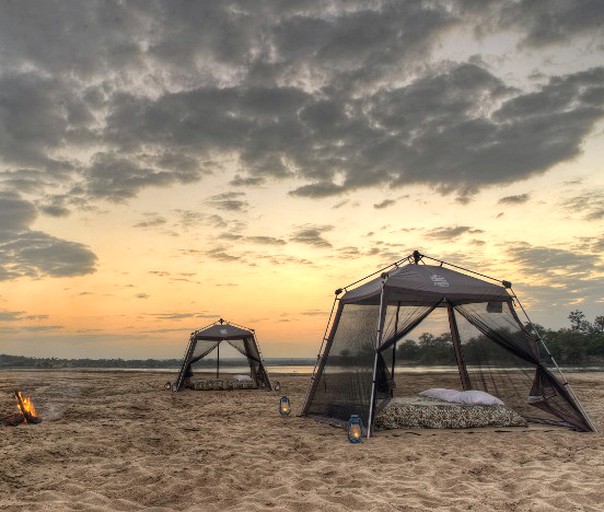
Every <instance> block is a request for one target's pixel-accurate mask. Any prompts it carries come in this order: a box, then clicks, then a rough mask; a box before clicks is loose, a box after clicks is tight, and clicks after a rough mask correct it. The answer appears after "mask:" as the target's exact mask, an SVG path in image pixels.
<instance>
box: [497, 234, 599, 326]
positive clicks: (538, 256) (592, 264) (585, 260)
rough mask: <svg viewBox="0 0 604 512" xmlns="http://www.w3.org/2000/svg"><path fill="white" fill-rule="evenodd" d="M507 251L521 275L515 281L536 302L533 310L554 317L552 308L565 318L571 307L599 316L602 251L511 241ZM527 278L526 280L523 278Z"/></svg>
mask: <svg viewBox="0 0 604 512" xmlns="http://www.w3.org/2000/svg"><path fill="white" fill-rule="evenodd" d="M505 254H506V256H507V257H508V258H509V260H510V261H511V262H514V263H516V265H517V267H518V268H519V269H520V275H521V276H522V277H521V279H520V282H519V283H516V284H518V285H519V287H521V288H522V289H523V290H524V293H528V295H529V296H530V297H531V299H532V300H533V301H534V305H533V307H531V309H533V310H537V311H540V312H541V314H543V315H544V316H546V315H549V316H550V317H551V314H552V311H557V312H558V314H560V315H564V316H563V318H566V316H567V315H568V313H569V312H570V311H571V310H572V309H577V308H579V309H582V310H583V311H585V312H586V313H588V314H592V315H594V314H595V315H597V314H600V311H601V303H602V301H603V300H604V295H603V292H602V290H604V278H603V277H600V276H601V275H602V272H603V271H604V264H603V263H602V260H601V259H600V258H599V256H600V253H597V254H595V255H594V254H587V253H584V252H578V251H574V250H567V249H557V248H550V247H539V246H532V245H530V244H528V243H526V242H520V243H516V244H511V245H509V246H508V247H506V248H505ZM523 279H526V280H527V283H531V284H527V283H523V282H522V280H523Z"/></svg>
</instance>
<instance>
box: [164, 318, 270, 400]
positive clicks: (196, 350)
mask: <svg viewBox="0 0 604 512" xmlns="http://www.w3.org/2000/svg"><path fill="white" fill-rule="evenodd" d="M223 342H226V343H228V344H229V345H230V346H231V347H233V348H234V349H235V350H237V352H239V353H240V354H241V355H243V356H244V357H245V358H246V360H247V364H248V365H249V368H250V377H251V378H252V380H253V381H254V382H255V384H256V386H257V387H259V388H264V389H269V390H270V389H272V387H271V383H270V379H269V377H268V373H267V371H266V367H265V364H264V361H263V359H262V354H261V352H260V348H259V347H258V342H257V340H256V335H255V333H254V330H253V329H248V328H247V327H243V326H240V325H236V324H232V323H229V322H226V321H225V320H223V319H222V318H221V319H220V320H217V321H216V322H214V323H212V324H210V325H208V326H206V327H204V328H202V329H199V330H197V331H194V332H192V333H191V336H190V337H189V344H188V346H187V351H186V353H185V357H184V360H183V363H182V366H181V369H180V372H179V374H178V378H177V380H176V383H175V385H174V390H175V391H180V390H181V389H182V388H184V387H186V386H187V385H188V383H189V381H190V379H191V377H192V375H193V365H195V363H198V362H199V361H201V360H202V359H204V358H206V357H207V356H209V355H210V354H211V353H213V352H214V351H216V352H217V359H216V374H217V377H218V375H219V367H220V345H221V343H223Z"/></svg>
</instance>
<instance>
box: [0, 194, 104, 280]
mask: <svg viewBox="0 0 604 512" xmlns="http://www.w3.org/2000/svg"><path fill="white" fill-rule="evenodd" d="M36 217H37V212H36V208H35V206H34V205H33V204H32V203H30V202H29V201H26V200H24V199H21V198H20V197H19V196H17V195H15V194H9V193H0V280H8V279H14V278H17V277H22V276H29V277H33V278H38V277H41V276H51V277H69V276H78V275H83V274H90V273H93V272H95V270H96V269H95V265H96V260H97V257H96V255H95V254H94V253H93V252H91V251H90V250H89V249H88V248H87V247H86V246H84V245H82V244H79V243H76V242H70V241H67V240H61V239H59V238H56V237H53V236H51V235H48V234H46V233H42V232H40V231H31V230H30V229H29V226H30V225H31V224H32V223H33V222H34V220H35V219H36Z"/></svg>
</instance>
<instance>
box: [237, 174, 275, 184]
mask: <svg viewBox="0 0 604 512" xmlns="http://www.w3.org/2000/svg"><path fill="white" fill-rule="evenodd" d="M264 183H266V179H265V178H264V177H262V176H256V177H252V176H249V177H242V176H239V174H237V175H235V177H234V178H233V179H232V180H231V181H230V184H231V185H233V186H234V187H258V186H260V185H264Z"/></svg>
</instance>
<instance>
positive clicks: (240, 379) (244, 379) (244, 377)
mask: <svg viewBox="0 0 604 512" xmlns="http://www.w3.org/2000/svg"><path fill="white" fill-rule="evenodd" d="M233 380H236V381H237V382H249V381H251V380H252V378H251V377H250V376H249V375H235V376H234V377H233Z"/></svg>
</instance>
